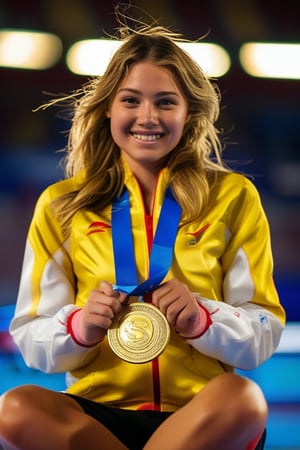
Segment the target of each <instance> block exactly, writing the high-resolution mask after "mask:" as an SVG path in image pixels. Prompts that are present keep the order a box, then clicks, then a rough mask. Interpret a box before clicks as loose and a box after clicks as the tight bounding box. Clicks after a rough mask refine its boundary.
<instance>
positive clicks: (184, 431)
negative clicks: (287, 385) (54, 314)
mask: <svg viewBox="0 0 300 450" xmlns="http://www.w3.org/2000/svg"><path fill="white" fill-rule="evenodd" d="M266 418H267V405H266V402H265V399H264V397H263V394H262V392H261V390H260V389H259V387H258V386H257V385H256V384H255V383H253V382H252V381H250V380H247V379H245V378H242V377H240V376H238V375H235V374H224V375H220V376H218V377H216V378H214V379H213V380H212V381H210V382H209V383H208V384H207V386H206V387H205V388H204V389H203V390H202V391H200V392H199V393H198V394H197V395H196V396H195V397H194V398H193V399H192V400H191V401H190V402H189V403H188V404H187V405H185V406H183V407H182V408H181V409H180V410H178V411H177V412H175V413H174V414H172V415H171V416H170V417H169V418H168V419H166V420H165V422H163V424H162V425H161V426H160V427H159V428H158V429H157V430H156V431H155V432H154V434H153V435H152V437H151V438H150V439H149V441H148V442H147V443H146V445H145V447H144V450H154V449H155V450H157V449H158V448H163V449H164V450H186V449H189V450H220V449H222V450H250V449H251V450H252V448H251V447H249V443H250V441H252V440H253V439H254V438H255V437H256V436H258V435H259V433H260V432H262V431H263V429H264V427H265V424H266ZM0 443H1V444H2V445H3V447H4V448H5V450H40V449H41V448H43V450H53V449H59V450H82V449H83V448H87V449H89V450H126V449H127V447H126V446H125V445H124V444H122V443H121V442H120V441H119V440H118V439H117V438H116V437H115V436H114V435H113V434H112V433H111V432H110V431H109V430H108V429H107V428H106V427H104V426H103V425H102V424H101V423H99V422H98V421H96V420H95V419H93V418H92V417H90V416H89V415H87V414H86V413H85V412H84V411H83V410H82V408H81V407H80V406H79V405H78V403H77V402H76V401H75V400H73V399H72V398H70V397H68V396H66V395H63V394H61V393H57V392H53V391H50V390H48V389H44V388H41V387H37V386H21V387H17V388H15V389H13V390H11V391H8V392H7V393H6V394H4V395H3V396H2V397H1V402H0ZM253 448H254V447H253Z"/></svg>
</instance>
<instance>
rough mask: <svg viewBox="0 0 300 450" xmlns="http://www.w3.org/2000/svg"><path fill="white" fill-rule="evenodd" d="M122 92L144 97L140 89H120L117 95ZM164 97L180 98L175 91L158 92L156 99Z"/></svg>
mask: <svg viewBox="0 0 300 450" xmlns="http://www.w3.org/2000/svg"><path fill="white" fill-rule="evenodd" d="M121 92H131V93H132V94H137V95H142V92H141V91H139V90H138V89H132V88H122V89H119V90H118V92H117V94H120V93H121ZM164 95H176V96H177V97H179V95H178V93H177V92H175V91H161V92H158V93H157V94H155V97H161V96H164Z"/></svg>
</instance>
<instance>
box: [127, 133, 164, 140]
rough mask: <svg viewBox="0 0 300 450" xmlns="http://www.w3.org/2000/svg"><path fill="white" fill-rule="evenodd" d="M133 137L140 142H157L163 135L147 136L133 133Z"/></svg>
mask: <svg viewBox="0 0 300 450" xmlns="http://www.w3.org/2000/svg"><path fill="white" fill-rule="evenodd" d="M133 137H134V138H135V139H138V140H140V141H156V140H157V139H160V137H161V135H160V134H151V135H145V134H136V133H133Z"/></svg>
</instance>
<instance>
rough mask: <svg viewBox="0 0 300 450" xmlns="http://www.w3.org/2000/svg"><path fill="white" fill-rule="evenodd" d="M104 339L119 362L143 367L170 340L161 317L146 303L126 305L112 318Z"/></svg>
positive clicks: (166, 322)
mask: <svg viewBox="0 0 300 450" xmlns="http://www.w3.org/2000/svg"><path fill="white" fill-rule="evenodd" d="M107 338H108V342H109V345H110V347H111V349H112V350H113V352H114V353H115V354H116V355H117V356H119V358H121V359H123V360H125V361H127V362H130V363H135V364H140V363H146V362H149V361H151V360H152V359H154V358H156V357H157V356H159V355H160V354H161V353H162V352H163V351H164V349H165V347H166V346H167V344H168V342H169V339H170V327H169V324H168V321H167V319H166V318H165V316H164V315H163V314H162V313H161V312H160V311H159V309H158V308H156V307H155V306H153V305H151V304H150V303H144V302H135V303H131V304H129V305H126V306H125V307H124V309H123V310H122V311H121V312H120V313H119V314H118V315H116V317H115V318H114V320H113V323H112V325H111V327H110V328H109V329H108V330H107Z"/></svg>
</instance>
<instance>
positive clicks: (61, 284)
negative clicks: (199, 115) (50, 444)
mask: <svg viewBox="0 0 300 450" xmlns="http://www.w3.org/2000/svg"><path fill="white" fill-rule="evenodd" d="M168 177H169V174H168V170H167V169H164V170H163V171H162V173H161V174H160V177H159V180H158V184H157V192H156V195H155V204H154V207H153V214H152V219H153V230H154V232H155V227H156V225H157V222H158V218H159V213H160V208H161V205H162V201H163V197H164V193H165V189H166V186H167V184H168ZM78 182H79V180H78V179H77V178H70V179H67V180H64V181H61V182H58V183H56V184H54V185H52V186H50V187H48V188H47V189H46V190H45V191H44V192H43V193H42V195H41V196H40V198H39V200H38V202H37V205H36V209H35V212H34V216H33V219H32V223H31V226H30V229H29V232H28V239H27V243H26V249H25V255H24V264H23V269H22V274H21V281H20V288H19V295H18V300H17V305H16V310H15V315H14V318H13V320H12V322H11V326H10V331H11V334H12V336H13V338H14V340H15V342H16V343H17V345H18V347H19V348H20V351H21V353H22V355H23V357H24V359H25V362H26V363H27V364H28V366H30V367H33V368H37V369H40V370H42V371H44V372H48V373H50V372H67V376H66V380H67V391H68V392H70V393H73V394H77V395H80V396H83V397H87V398H89V399H91V400H94V401H96V402H105V403H107V404H110V405H113V406H117V407H121V408H125V409H138V408H144V409H145V408H146V409H151V408H152V409H161V410H164V411H175V410H176V409H178V408H179V407H181V406H182V405H184V404H185V403H186V402H188V401H189V400H190V399H191V398H192V397H193V396H194V395H195V394H196V393H197V392H198V391H199V390H200V389H201V388H203V387H204V386H205V384H206V383H207V382H208V381H209V380H210V379H212V378H213V377H215V376H216V375H218V374H221V373H223V372H225V371H232V370H233V368H235V367H236V368H240V369H253V368H255V367H257V366H258V365H259V364H260V363H262V362H263V361H265V360H266V359H268V358H269V357H270V356H271V355H272V353H273V352H274V350H275V349H276V347H277V345H278V343H279V340H280V336H281V332H282V329H283V327H284V322H285V314H284V311H283V309H282V307H281V306H280V303H279V300H278V296H277V292H276V289H275V287H274V284H273V279H272V270H273V262H272V253H271V244H270V233H269V226H268V222H267V219H266V217H265V213H264V210H263V208H262V205H261V202H260V198H259V195H258V192H257V190H256V188H255V187H254V185H253V184H252V182H250V181H249V180H248V179H247V178H245V177H244V176H242V175H239V174H233V173H223V174H220V175H219V178H218V182H217V183H216V184H215V185H214V186H213V188H212V190H211V194H210V200H209V205H210V206H209V208H208V210H207V211H206V214H205V216H204V217H203V218H202V220H201V221H197V222H193V223H190V224H187V225H180V226H179V229H178V234H177V238H176V242H175V246H174V258H173V263H172V265H171V267H170V270H169V272H168V274H167V275H166V278H165V280H168V279H170V278H173V277H176V278H177V279H179V280H181V281H182V282H184V283H186V284H187V285H188V286H189V288H190V290H191V291H192V292H194V293H195V295H197V298H198V301H199V302H200V303H201V304H202V305H203V306H204V307H205V308H206V309H207V311H208V312H209V314H210V317H211V322H212V323H211V325H210V326H209V328H208V329H207V330H206V332H205V333H204V334H203V335H202V336H201V337H199V338H196V339H190V340H187V339H184V338H182V337H181V336H180V335H178V334H177V333H175V332H173V331H172V332H171V339H170V342H169V344H168V346H167V348H166V350H165V351H164V352H163V354H162V355H161V356H159V357H158V358H157V359H155V360H154V361H152V362H150V363H145V364H131V363H127V362H125V361H122V360H121V359H119V358H118V357H117V356H116V355H115V354H114V353H113V352H112V351H111V349H110V347H109V345H108V343H107V340H106V339H104V341H102V342H101V343H100V344H98V345H96V346H94V347H92V348H87V347H84V346H81V345H79V344H78V343H77V342H75V341H74V339H73V338H72V336H71V334H70V333H69V332H68V318H69V317H70V315H71V314H72V313H73V312H74V310H75V309H76V308H78V307H82V306H83V305H84V303H85V302H86V300H87V298H88V295H89V293H90V291H91V290H92V289H95V288H97V287H98V286H99V283H100V282H101V281H102V280H106V281H108V282H110V283H115V282H116V280H115V273H114V259H113V248H112V238H111V208H110V207H109V208H107V209H106V210H105V211H103V213H102V214H100V215H97V214H95V213H94V212H90V211H85V210H82V211H79V212H78V213H77V214H76V215H75V216H74V218H73V220H72V224H71V234H70V237H69V238H68V239H67V240H65V239H64V238H63V235H62V231H61V228H60V225H59V223H58V222H57V220H56V218H55V217H54V215H53V213H52V210H51V207H50V204H51V202H52V200H53V199H55V198H57V197H58V196H60V195H61V194H63V193H66V192H69V191H71V190H73V189H74V188H76V186H77V185H78ZM125 184H126V186H127V188H128V190H129V194H130V205H131V222H132V233H133V241H134V251H135V259H136V266H137V272H138V276H139V281H140V282H141V281H143V280H144V279H146V278H147V277H148V270H149V267H148V264H149V254H148V245H147V227H146V216H145V211H144V205H143V199H142V196H141V192H140V189H139V186H138V183H137V181H136V179H135V177H134V176H133V174H132V173H131V172H130V171H129V170H128V168H126V177H125ZM195 201H197V200H196V199H195ZM132 301H136V299H134V298H133V299H132Z"/></svg>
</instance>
